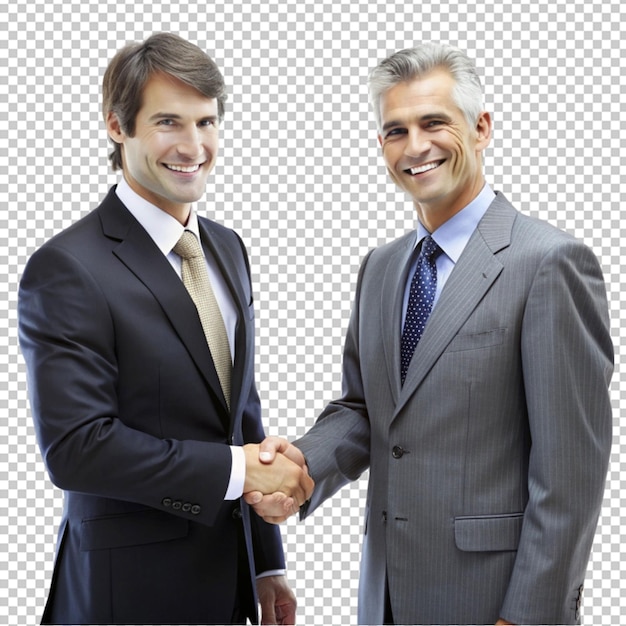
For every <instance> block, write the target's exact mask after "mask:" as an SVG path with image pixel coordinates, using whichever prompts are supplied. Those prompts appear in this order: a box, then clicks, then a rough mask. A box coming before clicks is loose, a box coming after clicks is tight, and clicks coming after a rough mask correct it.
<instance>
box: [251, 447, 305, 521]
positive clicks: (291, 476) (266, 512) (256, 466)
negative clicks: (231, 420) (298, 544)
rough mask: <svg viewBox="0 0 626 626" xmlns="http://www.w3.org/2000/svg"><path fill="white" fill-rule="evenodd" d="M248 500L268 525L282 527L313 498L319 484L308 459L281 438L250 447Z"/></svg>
mask: <svg viewBox="0 0 626 626" xmlns="http://www.w3.org/2000/svg"><path fill="white" fill-rule="evenodd" d="M243 449H244V452H245V455H246V480H245V483H244V489H243V490H244V500H245V501H246V502H247V503H248V504H249V505H250V506H252V508H253V509H254V510H255V511H256V513H257V514H258V515H259V516H260V517H262V518H263V519H264V520H265V521H266V522H269V523H271V524H280V523H281V522H284V521H285V520H286V519H287V518H288V517H290V516H291V515H294V514H296V513H297V512H298V511H299V510H300V507H301V506H302V505H303V504H304V503H305V502H306V501H307V500H308V499H309V498H310V497H311V494H312V493H313V488H314V487H315V483H314V482H313V479H312V478H311V477H310V476H309V472H308V468H307V466H306V461H305V459H304V455H303V454H302V452H300V450H298V448H296V447H295V446H293V445H291V444H290V443H289V442H288V441H287V440H285V439H281V438H280V437H267V439H265V440H264V441H263V442H262V443H261V444H246V445H245V446H244V447H243Z"/></svg>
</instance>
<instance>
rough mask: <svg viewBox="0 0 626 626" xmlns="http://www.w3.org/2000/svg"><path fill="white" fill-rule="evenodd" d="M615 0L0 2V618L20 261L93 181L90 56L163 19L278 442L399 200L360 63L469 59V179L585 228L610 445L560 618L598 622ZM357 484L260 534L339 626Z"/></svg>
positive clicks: (300, 416) (11, 560) (44, 503)
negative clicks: (239, 267) (202, 64)
mask: <svg viewBox="0 0 626 626" xmlns="http://www.w3.org/2000/svg"><path fill="white" fill-rule="evenodd" d="M624 11H625V9H624V7H623V5H622V6H620V3H619V2H618V1H617V0H613V1H612V2H611V1H610V0H608V1H606V2H599V1H598V0H593V1H589V0H588V1H587V2H582V0H567V1H565V0H549V1H548V0H546V1H545V2H538V1H534V0H530V1H528V2H525V3H512V2H507V3H504V4H500V3H484V2H480V1H479V2H477V3H471V6H465V5H464V4H463V3H456V2H452V3H450V2H445V1H443V2H440V3H436V4H434V5H433V6H428V4H421V3H404V2H394V1H389V2H383V1H382V0H381V1H380V2H378V3H376V2H369V1H367V0H361V1H360V2H347V1H346V0H320V1H314V0H300V1H299V2H296V1H295V0H263V1H261V0H257V1H256V2H244V1H242V2H234V3H232V4H231V5H224V4H221V3H220V4H217V5H212V4H211V3H209V4H206V3H204V2H200V3H195V2H193V3H189V4H187V5H186V6H185V5H183V6H177V3H173V4H170V3H169V2H160V1H159V0H156V1H154V2H153V1H152V0H151V1H150V2H141V0H139V1H138V2H127V3H126V4H125V5H124V3H117V2H110V3H107V2H91V3H80V2H75V1H74V2H73V1H71V0H70V1H67V2H60V1H59V0H46V1H45V2H44V1H43V0H34V1H31V2H24V1H23V0H18V1H17V2H13V3H11V4H8V3H6V4H4V5H2V6H0V207H1V211H2V212H1V214H0V245H1V247H2V253H1V254H0V279H1V280H2V283H3V287H2V288H1V289H0V316H1V317H2V319H3V320H4V323H3V324H2V329H1V330H0V353H1V354H0V571H1V576H0V622H3V623H6V624H10V625H11V626H13V625H18V624H29V625H30V624H35V623H38V620H39V619H40V616H41V612H42V609H43V605H44V600H45V597H46V593H47V589H48V585H49V581H50V575H51V571H52V561H53V555H54V545H55V537H56V530H57V528H56V525H57V523H58V520H59V515H60V512H61V505H62V497H61V494H60V492H59V491H58V490H56V489H55V488H54V487H53V486H52V485H51V483H50V482H49V481H48V479H47V476H46V474H45V471H44V468H43V464H42V462H41V459H40V456H39V452H38V449H37V446H36V443H35V438H34V434H33V428H32V426H31V418H30V414H29V408H28V403H27V394H26V382H25V374H24V365H23V363H22V360H21V356H20V354H19V350H18V345H17V338H16V334H17V330H16V329H17V320H16V313H15V303H16V290H17V284H18V280H19V277H20V272H21V270H22V268H23V266H24V264H25V262H26V260H27V258H28V257H29V255H30V254H31V253H32V252H33V250H34V249H35V248H36V247H38V246H39V245H41V244H42V243H43V242H44V241H45V240H47V239H48V238H50V236H51V235H53V234H54V233H56V232H58V231H59V230H61V229H63V228H65V227H67V226H69V225H70V224H71V223H72V222H74V221H75V220H77V219H78V218H80V217H81V216H83V215H85V213H87V212H88V211H89V210H90V208H92V207H93V206H95V205H96V204H97V203H98V201H99V200H100V199H101V198H102V196H103V195H104V194H105V193H106V191H107V189H108V187H109V185H110V184H112V183H113V182H115V180H116V177H115V175H113V174H112V173H111V172H110V171H109V169H108V166H107V158H106V155H107V150H108V148H107V142H106V139H105V131H104V126H103V123H102V121H101V116H100V109H99V107H100V83H101V78H102V74H103V72H104V69H105V67H106V65H107V62H108V60H109V59H110V57H111V56H112V55H113V53H114V52H115V51H116V50H117V49H118V48H119V47H120V46H121V45H123V44H124V43H125V42H126V41H129V40H142V39H144V38H145V37H147V36H148V35H149V34H151V33H152V32H155V31H162V30H167V31H174V32H177V33H179V34H181V35H182V36H183V37H186V38H188V39H190V40H191V41H193V42H195V43H197V44H199V45H200V46H201V47H203V48H204V49H206V50H207V51H208V52H209V54H210V55H211V56H213V58H215V60H216V61H217V62H218V64H219V66H220V67H221V68H222V70H223V73H224V75H225V77H226V80H227V82H228V84H229V85H230V100H229V103H228V108H227V117H226V123H225V125H224V128H223V140H222V144H223V148H222V152H221V158H220V162H219V164H218V166H217V168H216V171H215V173H214V174H213V175H212V177H211V179H210V182H209V186H208V194H207V197H206V200H205V201H203V202H202V203H201V205H200V207H199V208H200V211H201V213H203V214H205V215H208V216H210V217H212V218H214V219H217V220H218V221H221V222H223V223H225V224H227V225H229V226H232V227H233V228H235V229H236V230H237V231H238V232H239V233H240V234H241V235H242V237H243V239H244V240H245V242H246V243H247V245H248V248H249V252H250V257H251V262H252V268H253V279H254V285H255V297H256V311H257V346H258V358H257V372H258V379H257V382H258V386H259V390H260V393H261V396H262V399H263V404H264V415H265V423H266V428H267V430H268V431H269V432H271V433H274V434H278V435H282V436H286V437H289V438H294V437H296V436H299V435H301V434H302V433H304V431H305V430H306V429H307V428H309V427H310V426H311V425H312V424H313V422H314V420H315V417H316V415H317V414H318V413H319V411H320V410H321V409H322V408H323V407H324V405H325V403H326V402H327V401H328V400H330V399H332V398H333V397H335V396H336V395H337V394H338V393H339V391H340V364H341V353H342V344H343V336H344V332H345V328H346V325H347V322H348V316H349V312H350V307H351V299H352V295H353V289H354V283H355V280H356V275H357V270H358V267H359V263H360V260H361V258H362V257H363V255H364V254H365V253H366V252H367V251H368V250H369V249H370V248H371V247H373V246H376V245H378V244H380V243H382V242H384V241H388V240H391V239H393V238H395V237H397V236H399V235H401V234H402V233H404V232H405V231H406V230H408V229H410V228H412V227H413V226H414V213H413V209H412V207H411V204H410V202H408V201H407V200H406V199H405V198H404V197H403V196H402V195H401V194H400V193H398V192H397V191H396V190H395V188H394V186H393V184H392V183H391V182H390V181H389V180H388V179H387V177H386V173H385V168H384V165H383V162H382V158H381V156H380V154H379V150H378V147H377V143H376V137H375V128H374V125H373V122H372V118H371V115H370V112H369V110H368V104H367V94H366V76H367V73H368V71H369V69H371V68H372V67H373V66H374V65H375V64H376V63H377V62H378V61H379V60H380V59H382V58H383V57H385V56H387V55H388V54H390V53H392V52H394V51H396V50H398V49H400V48H404V47H408V46H410V45H412V44H413V43H414V42H417V41H420V40H430V39H432V40H439V41H443V42H449V43H453V44H455V45H458V46H459V47H461V48H463V49H465V50H466V51H467V52H468V53H469V55H470V56H472V57H474V58H475V59H476V61H477V64H478V66H479V68H481V74H482V77H483V81H484V85H485V91H486V98H487V105H488V108H489V110H490V111H492V113H493V118H494V121H495V134H494V140H493V143H492V146H491V148H490V149H489V151H488V154H487V160H486V173H487V177H488V180H489V182H490V183H491V184H492V186H493V187H494V188H496V189H499V190H502V191H503V192H504V193H505V194H506V195H507V197H508V198H509V199H510V200H511V201H512V202H513V203H514V204H515V205H516V206H517V207H518V208H519V209H521V210H522V211H523V212H525V213H528V214H531V215H535V216H539V217H542V218H544V219H547V220H549V221H550V222H552V223H554V224H556V225H557V226H559V227H561V228H563V229H565V230H568V231H570V232H571V233H573V234H574V235H576V236H578V237H580V238H582V239H583V240H585V241H586V242H587V243H588V244H589V245H590V246H591V247H592V248H593V249H594V250H595V252H596V253H597V255H598V256H599V257H600V260H601V262H602V265H603V268H604V271H605V276H606V280H607V284H608V291H609V299H610V307H611V314H612V318H613V336H614V340H615V346H616V350H617V358H616V373H615V376H614V379H613V384H612V394H613V403H614V409H615V412H614V414H615V442H614V449H613V459H612V464H611V468H610V472H609V476H608V484H607V490H606V498H605V506H604V509H603V513H602V516H601V519H600V525H599V529H598V533H597V536H596V541H595V543H594V548H593V554H592V557H591V561H590V564H589V571H588V575H587V581H586V592H585V599H584V604H583V615H584V622H585V623H586V624H609V623H613V624H615V623H620V622H621V618H622V615H623V610H622V608H621V606H620V605H621V604H622V596H623V593H624V579H625V578H626V576H625V574H624V567H625V566H624V565H623V563H624V561H625V559H624V558H623V557H624V556H626V554H625V549H624V548H623V547H622V545H623V543H624V541H623V540H624V532H625V531H624V530H623V528H622V527H623V522H625V521H626V519H625V515H624V504H625V502H626V492H625V491H624V489H625V487H626V474H624V473H623V471H622V467H623V465H622V463H623V461H622V460H621V457H622V455H621V452H622V451H623V449H624V447H626V430H625V427H622V426H621V425H620V424H621V419H620V418H623V417H624V412H625V410H626V384H625V383H626V373H625V372H624V371H623V368H622V366H621V364H622V348H623V346H624V344H625V343H626V342H625V341H624V340H623V339H622V335H623V328H624V327H626V317H625V315H626V314H625V313H623V310H624V306H623V305H624V304H626V302H624V299H625V296H624V295H623V294H624V292H626V284H625V283H624V278H623V273H624V269H625V267H624V263H625V261H624V256H626V247H625V246H624V244H623V242H622V238H623V236H625V235H626V227H624V226H622V223H621V211H622V209H621V203H622V200H623V193H624V185H623V184H622V179H621V176H620V169H621V167H623V166H624V165H626V164H625V162H624V161H625V159H624V156H622V154H621V152H622V150H623V148H624V139H623V137H622V136H621V133H622V132H623V130H624V128H625V122H624V105H623V104H622V102H623V99H624V96H625V94H624V90H625V88H624V86H623V84H624V77H623V70H622V65H623V59H624V48H625V45H624V44H623V43H622V42H623V40H624V39H625V37H626V33H625V32H624V26H623V20H624ZM365 487H366V479H365V477H364V478H363V479H362V480H361V481H360V482H358V483H356V484H354V485H352V486H350V487H347V488H345V489H344V490H343V491H341V492H340V494H339V495H337V496H335V498H333V499H332V500H331V501H330V502H329V503H327V505H326V506H325V507H324V508H323V509H322V510H320V511H318V512H317V513H316V514H315V515H314V516H313V517H312V518H311V519H309V520H307V521H306V522H304V523H299V522H297V521H296V520H295V519H292V520H290V521H288V522H287V523H286V524H285V525H283V527H282V530H283V536H284V543H285V548H286V553H287V559H288V569H289V577H290V580H291V582H292V584H293V586H294V589H295V592H296V594H297V597H298V599H299V605H300V608H299V622H300V623H301V624H354V623H356V591H357V580H358V568H359V550H360V541H361V530H362V511H363V504H364V500H365ZM575 489H576V485H572V490H574V491H575Z"/></svg>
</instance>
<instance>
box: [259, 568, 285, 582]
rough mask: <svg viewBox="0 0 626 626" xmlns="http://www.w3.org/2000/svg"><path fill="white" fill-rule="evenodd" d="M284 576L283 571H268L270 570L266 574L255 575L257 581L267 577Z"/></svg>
mask: <svg viewBox="0 0 626 626" xmlns="http://www.w3.org/2000/svg"><path fill="white" fill-rule="evenodd" d="M284 575H285V570H284V569H270V570H267V572H261V573H260V574H257V575H256V579H257V580H259V578H267V577H268V576H284Z"/></svg>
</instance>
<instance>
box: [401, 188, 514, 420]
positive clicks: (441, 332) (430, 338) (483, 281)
mask: <svg viewBox="0 0 626 626" xmlns="http://www.w3.org/2000/svg"><path fill="white" fill-rule="evenodd" d="M516 214H517V212H516V211H515V209H514V208H513V207H512V206H511V205H510V204H509V202H508V201H507V200H506V199H505V198H504V196H502V194H498V195H497V196H496V199H495V200H494V201H493V202H492V203H491V205H490V207H489V209H488V210H487V212H486V213H485V215H484V216H483V219H482V220H481V222H480V223H479V225H478V228H477V229H476V231H475V232H474V233H473V235H472V237H471V238H470V241H469V242H468V244H467V246H466V248H465V250H464V251H463V254H462V255H461V257H460V258H459V260H458V262H457V264H456V265H455V267H454V270H453V271H452V273H451V274H450V277H449V278H448V280H447V282H446V285H445V287H444V289H443V291H442V292H441V296H440V298H439V301H438V302H437V304H436V306H435V308H434V309H433V312H432V314H431V316H430V319H429V320H428V324H427V326H426V329H425V331H424V334H423V335H422V338H421V340H420V342H419V344H418V345H417V348H416V349H415V354H414V356H413V360H412V361H411V366H410V368H409V371H408V373H407V378H406V380H405V383H404V386H403V387H402V390H401V392H400V396H399V399H398V401H397V403H396V410H395V413H394V416H393V417H395V416H396V415H397V414H398V412H399V411H400V410H401V409H402V408H403V406H404V405H405V404H406V402H407V401H408V400H409V398H410V397H411V396H412V395H413V393H415V391H416V389H417V388H418V387H419V385H420V384H421V383H422V381H423V380H424V378H425V377H426V375H427V374H428V372H429V371H430V370H431V368H432V367H433V366H434V364H435V363H436V362H437V360H438V359H439V357H440V356H441V354H442V353H443V352H444V350H445V349H446V347H447V346H448V344H449V343H450V342H451V341H452V339H453V338H454V337H455V336H456V335H457V333H458V332H459V330H460V329H461V327H462V326H463V324H464V323H465V322H466V321H467V319H468V317H469V316H470V315H471V314H472V312H473V311H474V310H475V309H476V307H477V306H478V305H479V303H480V302H481V300H482V299H483V297H484V296H485V294H486V293H487V292H488V291H489V289H490V288H491V286H492V285H493V283H494V281H495V280H496V278H497V277H498V276H499V275H500V272H501V271H502V268H503V265H502V263H501V262H500V260H499V259H498V258H497V256H496V253H497V252H499V251H501V250H502V249H503V248H506V247H507V246H508V245H509V243H510V238H511V229H512V226H513V222H514V221H515V216H516ZM396 341H398V343H399V340H396ZM398 361H399V359H398ZM392 419H393V418H392Z"/></svg>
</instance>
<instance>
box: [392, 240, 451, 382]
mask: <svg viewBox="0 0 626 626" xmlns="http://www.w3.org/2000/svg"><path fill="white" fill-rule="evenodd" d="M439 252H441V248H440V247H439V246H438V245H437V244H436V243H435V240H434V239H433V238H432V237H430V236H428V237H426V238H425V239H424V241H423V242H422V249H421V251H420V254H419V256H418V257H417V267H416V269H415V274H413V278H412V280H411V290H410V292H409V304H408V307H407V310H406V317H405V320H404V330H403V331H402V344H401V350H400V356H401V367H400V375H401V380H402V384H403V385H404V379H405V378H406V373H407V372H408V370H409V364H410V363H411V359H412V358H413V352H415V346H417V343H418V342H419V340H420V338H421V336H422V333H423V332H424V328H425V327H426V322H427V321H428V316H429V315H430V312H431V311H432V308H433V302H434V300H435V291H436V289H437V266H436V265H435V259H436V258H437V255H438V253H439Z"/></svg>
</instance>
